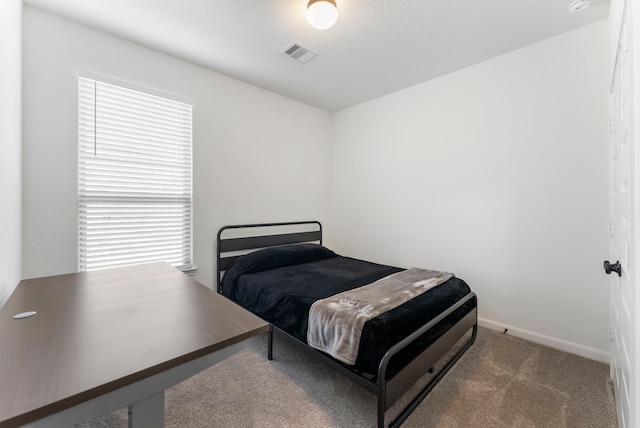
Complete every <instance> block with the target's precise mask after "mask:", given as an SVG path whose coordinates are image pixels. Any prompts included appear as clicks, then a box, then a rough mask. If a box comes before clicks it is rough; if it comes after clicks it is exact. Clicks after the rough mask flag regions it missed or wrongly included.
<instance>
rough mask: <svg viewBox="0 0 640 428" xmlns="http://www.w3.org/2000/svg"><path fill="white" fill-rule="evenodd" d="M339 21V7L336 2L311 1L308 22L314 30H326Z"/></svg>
mask: <svg viewBox="0 0 640 428" xmlns="http://www.w3.org/2000/svg"><path fill="white" fill-rule="evenodd" d="M337 20H338V7H337V6H336V2H335V1H334V0H309V3H308V4H307V22H309V25H311V26H312V27H313V28H316V29H318V30H326V29H327V28H329V27H331V26H332V25H333V24H335V23H336V21H337Z"/></svg>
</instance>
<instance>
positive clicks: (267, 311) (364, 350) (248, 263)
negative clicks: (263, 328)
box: [221, 244, 477, 378]
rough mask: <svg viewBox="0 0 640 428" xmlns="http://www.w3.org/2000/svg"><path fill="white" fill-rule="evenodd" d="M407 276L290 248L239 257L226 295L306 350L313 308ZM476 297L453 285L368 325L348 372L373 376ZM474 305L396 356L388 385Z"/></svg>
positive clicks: (307, 247)
mask: <svg viewBox="0 0 640 428" xmlns="http://www.w3.org/2000/svg"><path fill="white" fill-rule="evenodd" d="M401 270H403V269H401V268H398V267H394V266H387V265H382V264H378V263H372V262H368V261H364V260H359V259H354V258H350V257H344V256H340V255H338V254H336V253H334V252H333V251H331V250H329V249H327V248H325V247H322V246H320V245H315V244H302V245H289V246H283V247H274V248H269V249H265V250H260V251H256V252H254V253H251V254H249V255H246V256H243V257H240V258H239V259H238V260H237V261H236V262H235V263H234V264H233V265H232V266H231V267H230V269H229V270H228V271H227V272H226V273H225V276H224V277H223V280H222V283H221V292H222V294H224V295H225V296H227V297H228V298H230V299H231V300H233V301H235V302H236V303H238V304H239V305H241V306H242V307H244V308H246V309H247V310H249V311H251V312H253V313H254V314H256V315H257V316H259V317H261V318H262V319H264V320H266V321H268V322H269V323H271V324H273V325H274V326H276V327H278V328H279V329H280V330H283V331H284V332H286V333H288V334H289V335H291V336H293V337H295V338H296V339H298V340H300V341H301V342H304V343H306V337H307V324H308V318H309V309H310V308H311V305H312V304H313V302H315V301H316V300H318V299H323V298H326V297H329V296H332V295H334V294H337V293H340V292H343V291H346V290H351V289H353V288H357V287H360V286H363V285H366V284H369V283H371V282H374V281H376V280H378V279H380V278H383V277H385V276H387V275H390V274H392V273H395V272H399V271H401ZM470 292H471V290H470V288H469V286H468V285H467V283H466V282H465V281H463V280H462V279H460V278H456V277H453V278H451V279H449V280H448V281H446V282H444V283H443V284H440V285H438V286H436V287H434V288H432V289H431V290H429V291H427V292H426V293H424V294H422V295H420V296H418V297H415V298H414V299H412V300H409V301H408V302H406V303H404V304H402V305H400V306H399V307H397V308H395V309H393V310H391V311H388V312H386V313H383V314H381V315H379V316H378V317H376V318H373V319H372V320H370V321H368V322H367V323H365V325H364V328H363V331H362V337H361V341H360V347H359V351H358V357H357V359H356V362H355V364H354V365H353V366H349V367H350V368H351V369H353V370H355V371H357V372H361V373H368V374H371V375H372V376H373V375H375V374H376V373H377V370H378V364H379V363H380V360H381V359H382V357H383V355H384V354H385V353H386V352H387V350H389V349H390V348H391V347H392V346H393V345H394V344H396V343H397V342H398V341H400V340H402V339H404V338H405V337H407V336H408V335H410V334H411V333H412V332H414V331H415V330H417V329H418V328H420V327H421V326H422V325H424V324H426V323H428V322H429V321H430V320H431V319H433V318H434V317H436V316H437V315H439V314H440V313H442V312H443V311H445V310H446V309H447V308H448V307H450V306H451V305H453V304H454V303H455V302H457V301H458V300H460V299H461V298H463V297H464V296H466V295H467V294H468V293H470ZM476 304H477V303H476V299H475V297H474V298H473V299H471V300H469V302H467V303H466V304H464V305H463V306H461V307H460V308H459V309H458V310H457V311H455V312H453V313H452V314H451V315H450V316H448V317H446V318H445V319H444V320H442V321H441V322H440V323H438V324H437V325H436V326H435V327H434V328H433V329H431V330H429V331H428V332H427V333H425V334H424V335H422V336H421V337H420V338H419V339H418V340H416V341H415V342H414V343H413V344H412V345H410V346H409V347H407V349H405V350H403V351H402V352H400V353H399V354H398V355H396V357H394V358H393V359H392V360H391V362H390V364H389V367H388V370H387V378H391V377H393V375H394V374H396V373H397V372H398V371H399V370H401V369H402V368H403V367H404V366H405V365H406V364H407V363H408V362H410V361H411V360H413V359H414V358H415V357H416V356H417V355H418V354H419V353H420V352H421V351H422V350H424V349H425V348H426V347H428V346H429V345H430V344H431V343H433V342H434V341H435V340H437V339H438V338H439V337H440V336H441V335H442V334H443V333H444V332H446V331H447V330H448V329H449V328H450V327H451V326H453V325H454V324H455V323H456V322H457V321H459V320H460V319H462V318H463V317H464V316H465V315H466V314H467V313H469V311H471V310H472V309H473V308H474V307H476Z"/></svg>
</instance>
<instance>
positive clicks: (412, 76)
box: [24, 0, 609, 112]
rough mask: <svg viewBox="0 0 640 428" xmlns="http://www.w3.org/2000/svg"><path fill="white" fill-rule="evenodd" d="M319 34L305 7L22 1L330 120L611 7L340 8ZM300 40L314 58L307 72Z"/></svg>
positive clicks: (214, 1)
mask: <svg viewBox="0 0 640 428" xmlns="http://www.w3.org/2000/svg"><path fill="white" fill-rule="evenodd" d="M336 1H337V4H338V11H339V17H338V22H337V23H336V25H334V26H333V27H332V28H330V29H328V30H323V31H320V30H315V29H313V28H311V27H310V26H309V25H308V24H307V23H306V21H305V10H306V3H307V0H24V2H25V4H28V5H31V6H34V7H37V8H40V9H43V10H46V11H49V12H51V13H54V14H57V15H60V16H63V17H66V18H69V19H71V20H74V21H77V22H79V23H83V24H86V25H89V26H92V27H95V28H97V29H100V30H103V31H105V32H107V33H111V34H113V35H116V36H118V37H121V38H123V39H126V40H130V41H133V42H136V43H139V44H141V45H144V46H148V47H150V48H153V49H157V50H159V51H162V52H165V53H168V54H171V55H174V56H177V57H179V58H182V59H185V60H187V61H190V62H193V63H195V64H198V65H201V66H203V67H207V68H210V69H212V70H214V71H217V72H220V73H223V74H226V75H228V76H231V77H235V78H237V79H239V80H243V81H245V82H248V83H251V84H254V85H256V86H259V87H262V88H265V89H268V90H271V91H273V92H277V93H280V94H282V95H285V96H287V97H290V98H293V99H296V100H299V101H302V102H304V103H307V104H310V105H314V106H317V107H319V108H322V109H325V110H327V111H330V112H334V111H338V110H341V109H343V108H346V107H349V106H353V105H356V104H359V103H361V102H364V101H367V100H370V99H373V98H377V97H379V96H382V95H385V94H388V93H391V92H394V91H396V90H399V89H402V88H406V87H409V86H412V85H415V84H417V83H420V82H423V81H426V80H429V79H433V78H435V77H438V76H441V75H443V74H446V73H449V72H452V71H455V70H458V69H461V68H464V67H467V66H469V65H472V64H475V63H478V62H480V61H484V60H486V59H489V58H492V57H495V56H497V55H500V54H503V53H506V52H509V51H512V50H514V49H518V48H520V47H523V46H526V45H529V44H531V43H534V42H537V41H540V40H544V39H546V38H549V37H552V36H555V35H558V34H560V33H563V32H566V31H570V30H572V29H575V28H577V27H580V26H582V25H586V24H589V23H592V22H594V21H597V20H599V19H604V18H606V17H607V16H608V11H609V1H608V0H592V2H591V7H590V8H587V9H585V10H583V11H581V12H580V13H577V14H571V13H569V11H568V8H567V7H568V5H569V3H570V2H571V0H336ZM293 42H297V43H299V44H301V45H303V46H304V47H306V48H308V49H310V50H311V51H313V52H315V53H316V54H318V56H317V57H316V58H314V59H313V60H311V61H309V62H307V63H305V64H300V63H298V62H295V61H293V60H292V59H290V58H288V57H287V56H285V55H283V54H281V52H282V51H283V50H284V49H285V48H287V47H288V46H290V45H291V43H293Z"/></svg>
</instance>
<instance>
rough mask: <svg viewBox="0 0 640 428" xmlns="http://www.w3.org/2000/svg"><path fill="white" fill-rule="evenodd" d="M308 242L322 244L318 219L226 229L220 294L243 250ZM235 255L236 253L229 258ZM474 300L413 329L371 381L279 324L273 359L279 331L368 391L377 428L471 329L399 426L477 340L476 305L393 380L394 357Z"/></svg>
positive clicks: (220, 248)
mask: <svg viewBox="0 0 640 428" xmlns="http://www.w3.org/2000/svg"><path fill="white" fill-rule="evenodd" d="M294 227H303V228H307V229H309V230H305V231H302V232H299V231H298V232H284V233H272V232H273V231H274V230H287V228H289V229H290V228H294ZM257 229H266V230H267V231H265V232H257V233H249V236H240V237H229V238H225V237H223V233H224V232H225V231H230V230H238V231H242V230H244V231H245V232H250V231H253V230H257ZM304 242H318V243H320V244H322V225H321V224H320V222H318V221H299V222H283V223H260V224H244V225H231V226H224V227H222V228H221V229H220V230H219V231H218V236H217V250H216V255H217V256H216V266H217V271H216V272H217V276H216V282H217V290H218V292H219V293H220V292H221V289H220V282H221V278H222V273H223V272H224V271H226V270H227V269H228V268H229V267H230V266H231V264H232V263H233V262H234V261H235V260H236V259H237V258H238V257H240V255H241V254H240V255H239V254H238V253H239V252H245V253H246V252H251V251H255V250H258V249H261V248H267V247H272V246H277V245H287V244H298V243H304ZM229 253H231V254H229ZM474 297H475V293H473V292H471V293H469V294H467V295H466V296H465V297H463V298H462V299H461V300H459V301H457V302H456V303H455V304H453V305H452V306H451V307H449V308H448V309H447V310H446V311H444V312H442V313H441V314H440V315H438V316H437V317H435V318H434V319H432V320H431V321H430V322H428V323H427V324H425V325H423V326H422V327H420V328H419V329H418V330H416V331H414V332H413V333H412V334H411V335H409V336H407V337H406V338H404V339H403V340H401V341H400V342H398V343H396V344H395V345H394V346H392V347H391V348H390V349H389V350H388V351H387V353H386V354H385V355H384V356H383V357H382V360H381V361H380V364H379V366H378V373H377V377H375V378H373V379H371V378H369V377H366V376H364V375H362V374H360V373H358V372H356V371H354V370H351V369H350V368H349V367H348V366H346V365H344V364H342V363H340V362H338V361H337V360H335V359H333V358H331V357H330V356H328V355H327V354H324V353H322V352H320V351H317V350H315V349H313V348H311V347H310V346H309V345H307V344H306V343H304V342H302V341H300V340H298V339H296V338H294V337H293V336H291V335H290V334H288V333H287V332H285V331H283V330H281V329H279V328H278V327H276V326H274V325H270V328H269V338H268V351H267V352H268V354H267V356H268V359H269V360H272V359H273V334H274V332H276V333H278V334H279V335H281V336H282V337H284V338H286V339H287V340H289V341H291V342H292V343H295V344H297V345H300V347H301V349H303V350H304V351H305V352H307V353H308V354H309V355H312V356H314V357H316V358H318V359H319V360H320V361H321V362H323V363H324V364H325V365H327V366H329V367H331V368H332V369H334V370H336V371H337V372H339V373H341V374H342V375H344V376H346V377H347V378H349V379H351V380H352V381H353V382H355V383H356V384H358V385H360V386H361V387H363V388H364V389H366V390H367V391H369V392H371V393H372V394H374V395H375V396H376V398H377V419H378V428H384V427H385V412H386V411H387V410H389V408H390V407H391V406H392V405H393V404H394V403H395V402H396V401H397V400H398V399H399V398H400V397H401V396H402V395H404V393H406V392H407V391H408V390H409V388H411V386H412V385H414V384H415V383H416V382H417V381H418V380H419V379H420V378H421V377H422V376H424V375H425V374H426V373H427V371H428V372H432V370H433V367H434V365H435V364H436V362H438V360H440V359H441V358H442V357H443V356H444V355H445V354H447V353H448V352H449V351H450V350H451V348H452V347H453V346H454V345H456V343H458V342H459V341H460V340H461V339H462V338H463V337H464V336H465V335H466V334H467V333H468V332H469V330H471V335H470V337H469V338H468V339H467V340H466V341H465V342H463V344H462V346H461V347H460V348H459V349H458V350H457V351H456V352H455V353H454V354H453V356H452V357H451V358H450V359H449V361H447V363H446V364H445V365H444V366H443V367H442V368H441V369H440V370H439V371H438V373H436V374H435V375H434V376H433V378H432V379H431V380H430V381H429V382H428V383H427V384H426V385H425V386H424V387H423V388H422V390H420V392H419V393H418V394H417V395H416V396H415V397H414V398H413V399H412V401H411V402H410V403H409V404H408V405H407V406H406V407H405V408H404V409H402V410H401V412H400V414H399V415H398V417H397V418H396V419H395V420H393V421H392V422H390V424H389V427H399V426H400V425H401V424H402V423H403V422H404V421H405V420H406V419H407V418H408V417H409V415H410V414H411V413H412V412H413V411H414V410H415V409H416V407H418V405H419V404H420V402H421V401H422V400H423V399H424V398H425V397H426V396H427V394H429V392H431V390H432V389H433V388H434V387H435V386H436V385H437V384H438V382H440V380H441V379H442V378H443V377H444V375H445V374H446V373H447V372H448V371H449V370H450V369H451V368H452V367H453V366H454V364H455V363H456V362H457V361H458V360H459V359H460V357H462V355H463V354H464V353H465V352H466V351H467V349H469V347H471V345H472V344H473V343H474V342H475V339H476V335H477V332H478V313H477V307H475V308H473V309H472V310H471V311H470V312H469V313H468V314H467V315H465V316H464V317H463V318H462V319H461V320H460V321H458V322H457V323H456V324H455V325H453V326H452V327H451V328H450V329H449V330H447V331H446V332H445V333H444V334H442V336H440V337H439V338H438V339H437V340H436V341H435V342H434V343H432V344H431V345H430V346H429V347H428V348H426V349H425V350H424V351H423V352H422V353H421V354H420V355H418V356H417V357H416V358H415V359H414V360H413V361H411V362H410V363H409V364H407V365H406V366H405V367H404V368H403V369H402V370H401V371H400V372H398V373H397V374H396V375H395V376H393V377H392V378H390V379H387V377H386V370H387V365H388V364H389V361H390V360H391V358H393V356H394V355H396V354H397V353H398V352H400V351H401V350H403V349H404V348H405V347H406V346H408V345H409V344H411V343H412V342H413V341H414V340H416V339H417V338H418V337H420V336H421V335H423V334H424V333H425V332H427V331H428V330H430V329H431V328H433V327H434V326H435V325H436V324H438V323H439V322H440V321H442V320H443V319H444V318H446V317H447V316H448V315H450V314H451V313H453V312H454V311H455V310H457V309H458V308H460V307H461V306H462V305H464V304H465V303H467V302H468V301H469V300H471V299H473V298H474Z"/></svg>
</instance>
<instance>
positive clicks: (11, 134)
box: [0, 0, 22, 307]
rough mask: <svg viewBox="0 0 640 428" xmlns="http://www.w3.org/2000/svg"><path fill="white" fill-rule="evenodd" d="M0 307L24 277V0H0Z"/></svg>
mask: <svg viewBox="0 0 640 428" xmlns="http://www.w3.org/2000/svg"><path fill="white" fill-rule="evenodd" d="M0 29H1V30H0V31H1V36H0V307H1V306H2V305H3V304H4V302H5V301H6V300H7V298H8V297H9V295H10V294H11V292H12V291H13V290H14V288H15V287H16V285H18V282H20V279H21V274H22V272H21V254H22V250H21V248H22V244H21V231H22V230H21V229H22V226H21V211H22V210H21V183H22V177H21V171H22V168H21V139H22V132H21V116H22V96H21V81H22V78H21V70H22V60H21V56H22V0H3V1H2V2H0Z"/></svg>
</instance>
